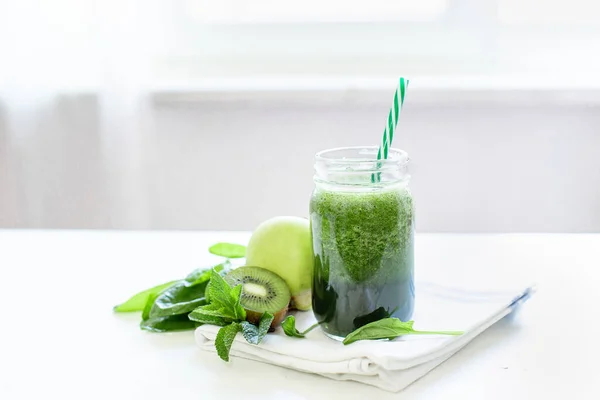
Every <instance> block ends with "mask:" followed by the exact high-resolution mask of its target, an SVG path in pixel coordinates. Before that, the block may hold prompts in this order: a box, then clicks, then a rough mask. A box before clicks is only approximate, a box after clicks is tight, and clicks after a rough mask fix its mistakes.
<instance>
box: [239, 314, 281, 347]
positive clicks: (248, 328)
mask: <svg viewBox="0 0 600 400" xmlns="http://www.w3.org/2000/svg"><path fill="white" fill-rule="evenodd" d="M273 319H274V317H273V314H271V313H268V312H265V313H264V314H263V315H262V317H260V322H259V323H258V326H256V325H254V324H251V323H250V322H248V321H242V322H241V324H242V335H244V338H245V339H246V341H247V342H248V343H250V344H259V343H260V342H261V341H262V340H263V338H264V337H265V335H266V334H267V332H269V328H270V327H271V322H273Z"/></svg>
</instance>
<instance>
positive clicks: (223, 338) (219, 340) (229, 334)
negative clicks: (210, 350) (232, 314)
mask: <svg viewBox="0 0 600 400" xmlns="http://www.w3.org/2000/svg"><path fill="white" fill-rule="evenodd" d="M241 329H242V325H241V324H240V323H239V322H232V323H231V324H229V325H227V326H224V327H222V328H221V329H219V332H217V337H216V338H215V347H216V348H217V354H218V355H219V357H221V359H222V360H224V361H229V351H230V350H231V345H232V344H233V341H234V340H235V336H236V335H237V333H238V332H239V331H240V330H241Z"/></svg>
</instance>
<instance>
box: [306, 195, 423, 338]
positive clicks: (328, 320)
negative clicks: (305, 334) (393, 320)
mask: <svg viewBox="0 0 600 400" xmlns="http://www.w3.org/2000/svg"><path fill="white" fill-rule="evenodd" d="M310 221H311V230H312V239H313V251H314V255H315V271H314V278H313V310H314V312H315V315H316V317H317V319H318V320H319V321H322V325H321V326H322V328H323V330H324V331H325V332H326V333H328V334H329V335H332V336H336V337H344V336H346V335H347V334H349V333H350V332H352V331H353V330H355V329H356V328H358V327H360V326H362V325H365V324H367V323H369V322H373V321H376V320H378V319H381V318H386V317H390V316H393V317H397V318H400V319H401V320H403V321H407V320H409V319H410V317H411V316H412V312H413V307H414V282H413V268H414V267H413V264H414V256H413V247H414V246H413V245H414V243H413V241H414V225H413V224H414V222H413V200H412V196H411V194H410V192H409V191H408V189H406V187H404V186H396V187H395V188H383V189H376V190H372V191H355V192H351V191H328V190H325V189H319V188H317V190H315V192H314V193H313V197H312V199H311V202H310Z"/></svg>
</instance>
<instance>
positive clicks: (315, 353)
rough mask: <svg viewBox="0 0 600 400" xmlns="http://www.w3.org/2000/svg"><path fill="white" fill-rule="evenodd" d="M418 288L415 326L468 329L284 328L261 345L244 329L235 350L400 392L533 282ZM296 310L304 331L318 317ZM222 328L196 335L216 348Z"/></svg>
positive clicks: (512, 305) (511, 305) (505, 310)
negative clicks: (332, 334) (386, 336)
mask: <svg viewBox="0 0 600 400" xmlns="http://www.w3.org/2000/svg"><path fill="white" fill-rule="evenodd" d="M416 292H417V294H418V295H417V299H416V303H415V305H416V307H415V313H414V318H413V319H414V321H415V329H417V330H462V331H465V333H464V334H463V335H461V336H429V335H422V336H421V335H407V336H404V337H400V338H398V339H396V340H394V341H359V342H355V343H352V344H350V345H347V346H344V345H343V344H342V343H340V342H337V341H335V340H333V339H329V338H328V337H326V336H325V335H324V334H323V332H322V331H321V330H320V329H318V328H317V329H315V330H313V331H312V332H310V333H309V334H308V335H307V336H306V338H305V339H298V338H291V337H287V336H285V334H284V333H283V331H282V330H281V328H279V329H277V331H276V332H274V333H270V334H268V335H267V336H266V337H265V338H264V339H263V341H262V342H261V343H260V344H259V345H252V344H249V343H247V342H246V341H245V339H244V338H243V336H242V335H241V334H238V336H237V337H236V339H235V342H234V343H233V346H232V349H231V353H230V354H231V355H232V356H235V357H242V358H247V359H250V360H255V361H261V362H265V363H268V364H273V365H278V366H281V367H285V368H291V369H295V370H298V371H302V372H308V373H313V374H318V375H322V376H325V377H328V378H331V379H336V380H351V381H356V382H362V383H365V384H369V385H373V386H377V387H379V388H381V389H384V390H388V391H392V392H398V391H400V390H402V389H404V388H405V387H407V386H408V385H410V384H411V383H412V382H414V381H415V380H417V379H419V378H420V377H422V376H423V375H425V374H427V373H428V372H429V371H431V370H432V369H434V368H435V367H436V366H438V365H439V364H441V363H442V362H444V361H445V360H447V359H448V358H450V357H451V356H452V355H453V354H454V353H456V352H457V351H458V350H460V349H461V348H462V347H464V346H465V345H466V344H468V343H469V342H470V341H471V340H473V338H475V337H476V336H477V335H479V334H480V333H481V332H483V331H484V330H486V329H487V328H489V327H490V326H492V325H493V324H495V323H496V322H498V321H499V320H500V319H502V318H503V317H505V316H506V315H508V314H510V313H511V312H512V311H513V310H515V309H516V308H517V306H518V305H519V304H521V303H522V302H524V301H525V300H526V299H527V298H529V296H530V295H531V294H532V293H533V288H532V287H523V288H521V289H519V290H513V291H508V292H504V291H503V292H493V293H492V292H479V293H477V292H471V291H464V290H458V289H451V288H446V287H442V286H439V285H435V284H417V290H416ZM295 315H296V327H297V328H298V330H300V331H302V330H304V329H306V328H307V327H309V326H310V325H312V324H313V323H314V322H315V319H314V317H313V315H312V313H311V312H298V313H296V314H295ZM218 330H219V327H217V326H213V325H203V326H200V327H199V328H198V329H197V330H196V341H197V343H198V344H199V345H200V347H201V348H202V349H204V350H207V351H212V352H214V351H215V347H214V340H215V337H216V334H217V331H218Z"/></svg>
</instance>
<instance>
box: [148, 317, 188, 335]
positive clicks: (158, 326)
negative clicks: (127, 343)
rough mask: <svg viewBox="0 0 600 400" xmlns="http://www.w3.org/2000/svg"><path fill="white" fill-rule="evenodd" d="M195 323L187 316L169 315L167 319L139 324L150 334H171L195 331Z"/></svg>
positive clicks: (157, 319)
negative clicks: (173, 332)
mask: <svg viewBox="0 0 600 400" xmlns="http://www.w3.org/2000/svg"><path fill="white" fill-rule="evenodd" d="M196 326H197V323H196V322H194V321H190V320H189V318H188V317H187V315H185V314H181V315H171V316H169V317H158V318H149V319H147V320H145V321H142V322H141V323H140V328H141V329H143V330H145V331H150V332H172V331H185V330H190V329H195V328H196Z"/></svg>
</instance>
